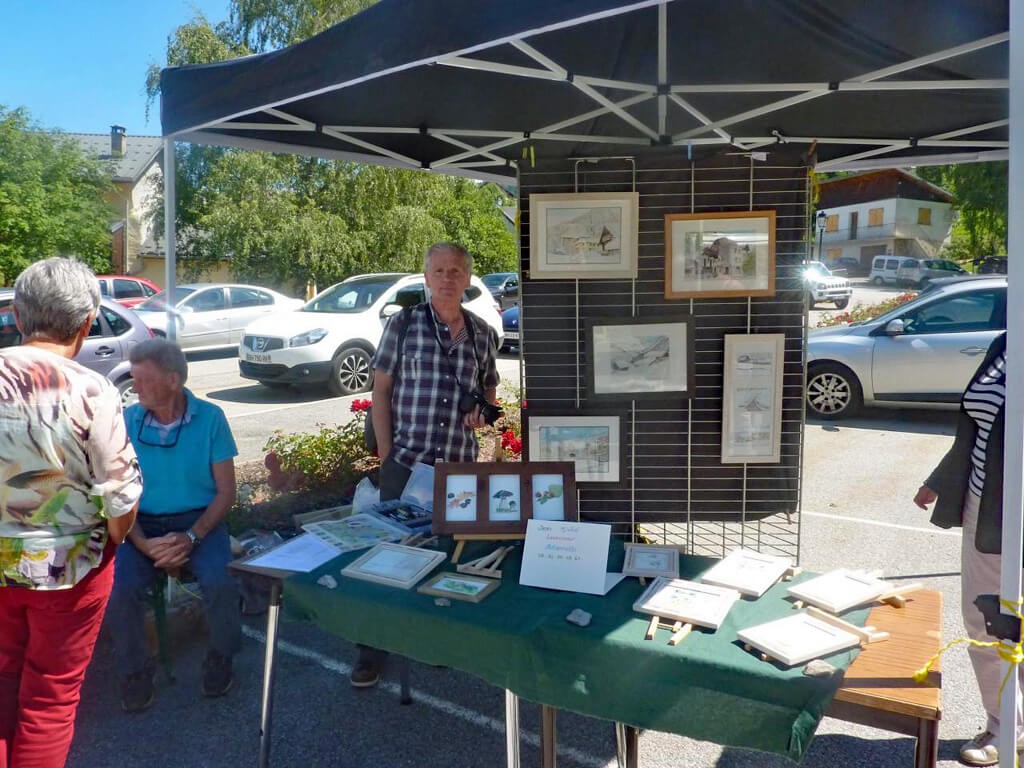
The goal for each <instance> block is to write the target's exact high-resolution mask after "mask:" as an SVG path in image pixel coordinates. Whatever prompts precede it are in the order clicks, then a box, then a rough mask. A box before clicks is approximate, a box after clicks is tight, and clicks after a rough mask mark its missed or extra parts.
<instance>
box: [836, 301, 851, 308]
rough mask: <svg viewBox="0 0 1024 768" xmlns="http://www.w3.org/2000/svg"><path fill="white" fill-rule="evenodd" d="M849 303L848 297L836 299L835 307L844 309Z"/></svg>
mask: <svg viewBox="0 0 1024 768" xmlns="http://www.w3.org/2000/svg"><path fill="white" fill-rule="evenodd" d="M849 305H850V300H849V299H837V300H836V309H846V308H847V307H848V306H849Z"/></svg>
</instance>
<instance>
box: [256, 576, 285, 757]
mask: <svg viewBox="0 0 1024 768" xmlns="http://www.w3.org/2000/svg"><path fill="white" fill-rule="evenodd" d="M281 592H282V591H281V582H280V581H277V580H275V581H274V582H273V583H272V584H271V585H270V605H269V607H268V608H267V647H266V649H265V651H264V653H263V698H262V700H261V702H260V757H259V762H258V763H257V765H258V766H259V768H267V767H268V766H269V765H270V726H271V718H272V715H273V710H274V671H275V670H274V657H275V656H276V655H277V623H278V620H279V619H280V616H281Z"/></svg>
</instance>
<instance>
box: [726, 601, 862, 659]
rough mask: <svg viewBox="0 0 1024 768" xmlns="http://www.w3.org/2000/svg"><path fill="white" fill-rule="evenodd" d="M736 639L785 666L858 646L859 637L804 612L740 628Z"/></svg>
mask: <svg viewBox="0 0 1024 768" xmlns="http://www.w3.org/2000/svg"><path fill="white" fill-rule="evenodd" d="M736 636H737V637H739V639H740V640H742V641H743V642H744V643H746V644H747V645H750V646H753V647H754V648H756V649H757V650H759V651H761V652H762V653H764V654H766V655H767V656H768V657H770V658H772V659H777V660H778V661H781V662H782V663H783V664H785V665H786V666H788V667H792V666H794V665H796V664H803V663H804V662H805V661H810V660H811V659H820V658H822V657H824V656H829V655H831V654H833V653H837V652H838V651H845V650H846V649H848V648H855V647H857V646H858V645H860V638H859V637H858V636H857V635H855V634H853V633H852V632H847V631H846V630H844V629H840V628H839V627H837V626H834V625H832V624H829V623H827V622H824V621H822V620H821V619H818V618H815V617H814V616H810V615H808V614H807V613H805V612H803V611H801V612H800V613H796V614H793V615H792V616H787V617H785V618H783V619H775V620H774V621H769V622H766V623H764V624H758V625H757V626H754V627H748V628H747V629H741V630H740V631H738V632H737V633H736Z"/></svg>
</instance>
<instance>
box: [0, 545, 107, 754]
mask: <svg viewBox="0 0 1024 768" xmlns="http://www.w3.org/2000/svg"><path fill="white" fill-rule="evenodd" d="M113 566H114V563H113V547H108V549H107V552H105V553H104V558H103V563H102V564H101V565H100V566H99V567H98V568H96V569H94V570H93V571H92V572H91V573H90V574H89V575H88V576H86V577H85V578H84V579H82V581H80V582H78V584H76V585H75V586H74V587H72V588H71V589H59V590H53V591H40V590H34V589H23V588H21V587H0V768H64V763H65V761H66V760H67V755H68V749H70V747H71V737H72V736H74V733H75V711H76V710H77V709H78V700H79V696H80V691H81V688H82V681H83V680H84V679H85V670H86V667H88V666H89V660H90V659H91V658H92V651H93V647H94V646H95V645H96V637H97V635H98V634H99V631H100V624H101V623H102V622H103V611H104V610H105V609H106V607H107V598H108V597H109V596H110V587H111V585H112V584H113V582H114V567H113Z"/></svg>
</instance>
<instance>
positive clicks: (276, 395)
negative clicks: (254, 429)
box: [205, 382, 370, 405]
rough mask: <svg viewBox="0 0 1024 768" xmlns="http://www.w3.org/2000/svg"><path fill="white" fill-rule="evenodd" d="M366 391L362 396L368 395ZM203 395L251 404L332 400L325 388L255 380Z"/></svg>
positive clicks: (229, 401) (282, 403) (216, 399)
mask: <svg viewBox="0 0 1024 768" xmlns="http://www.w3.org/2000/svg"><path fill="white" fill-rule="evenodd" d="M369 396H370V394H369V393H368V392H367V393H366V394H365V395H363V397H367V398H368V397H369ZM205 397H207V398H209V399H210V400H214V401H218V400H222V401H224V402H228V403H249V404H252V405H289V404H292V403H318V402H321V401H323V400H332V399H334V397H335V396H334V395H332V394H330V393H329V392H328V391H327V390H326V389H325V388H323V387H318V388H315V389H314V388H312V387H311V388H309V389H304V388H302V387H265V386H263V385H262V384H256V383H255V382H254V383H253V384H252V385H251V386H248V387H231V388H229V389H218V390H213V391H211V392H207V393H206V395H205Z"/></svg>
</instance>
